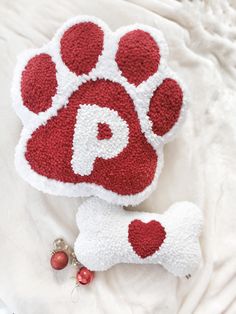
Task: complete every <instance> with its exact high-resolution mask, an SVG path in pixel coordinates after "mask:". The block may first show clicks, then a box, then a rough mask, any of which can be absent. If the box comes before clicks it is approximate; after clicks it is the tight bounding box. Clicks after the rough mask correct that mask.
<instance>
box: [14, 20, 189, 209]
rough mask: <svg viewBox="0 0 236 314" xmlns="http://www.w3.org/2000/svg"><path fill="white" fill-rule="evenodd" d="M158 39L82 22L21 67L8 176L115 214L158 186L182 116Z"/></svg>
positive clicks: (179, 90) (137, 30) (139, 28)
mask: <svg viewBox="0 0 236 314" xmlns="http://www.w3.org/2000/svg"><path fill="white" fill-rule="evenodd" d="M167 54H168V49H167V45H166V42H165V40H164V38H163V36H162V34H161V33H160V32H159V31H157V30H156V29H154V28H152V27H148V26H145V25H141V24H140V25H139V24H135V25H130V26H126V27H122V28H120V29H118V30H117V31H116V32H114V33H113V32H111V31H110V30H109V28H108V26H107V25H106V24H104V23H103V22H102V21H100V20H98V19H96V18H93V17H88V16H81V17H77V18H73V19H71V20H69V21H68V22H67V23H65V24H64V25H63V26H62V27H61V28H60V29H59V30H58V32H57V33H56V35H55V36H54V37H53V39H52V40H51V42H49V43H48V44H47V45H45V46H44V47H42V48H41V49H35V50H31V51H28V52H26V53H25V54H23V55H22V56H21V57H20V58H19V62H18V65H17V67H16V70H15V76H14V81H13V87H12V98H13V105H14V108H15V110H16V112H17V114H18V115H19V117H20V118H21V119H22V121H23V124H24V129H23V132H22V135H21V138H20V141H19V144H18V146H17V148H16V159H15V160H16V162H15V163H16V168H17V170H18V171H19V173H20V175H21V176H22V177H23V178H24V179H25V180H26V181H28V182H29V183H30V184H32V185H33V186H34V187H36V188H38V189H39V190H41V191H43V192H47V193H51V194H56V195H65V196H90V195H95V196H99V197H100V198H102V199H104V200H106V201H109V202H112V203H115V204H121V205H135V204H139V203H140V202H141V201H143V200H144V199H146V198H147V197H148V196H149V195H150V193H151V192H152V191H153V189H154V188H155V186H156V184H157V180H158V177H159V174H160V172H161V168H162V164H163V156H162V150H163V144H165V143H166V142H168V141H169V140H170V139H172V138H173V136H174V135H175V133H176V131H177V129H178V128H179V126H180V124H181V122H182V121H183V117H184V112H185V110H184V109H185V104H186V99H185V93H184V90H183V86H182V83H181V82H180V81H179V79H178V78H177V77H176V75H175V74H174V73H173V72H172V71H171V70H170V69H169V67H168V66H167V63H166V58H167Z"/></svg>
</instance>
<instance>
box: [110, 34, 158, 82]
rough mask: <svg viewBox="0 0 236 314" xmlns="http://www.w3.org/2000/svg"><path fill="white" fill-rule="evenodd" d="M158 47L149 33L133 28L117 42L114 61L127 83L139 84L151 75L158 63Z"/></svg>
mask: <svg viewBox="0 0 236 314" xmlns="http://www.w3.org/2000/svg"><path fill="white" fill-rule="evenodd" d="M159 61H160V54H159V47H158V46H157V44H156V42H155V41H154V39H153V38H152V36H151V35H150V34H148V33H147V32H144V31H143V30H139V29H138V30H134V31H131V32H129V33H127V34H125V35H124V36H123V37H122V38H121V39H120V42H119V48H118V51H117V54H116V62H117V64H118V67H119V68H120V70H121V72H122V74H123V75H124V76H125V77H126V78H127V80H128V81H129V83H133V84H134V85H136V86H137V85H139V84H140V83H142V82H143V81H145V80H147V79H148V78H149V77H150V76H151V75H153V74H154V73H155V72H156V71H157V69H158V65H159Z"/></svg>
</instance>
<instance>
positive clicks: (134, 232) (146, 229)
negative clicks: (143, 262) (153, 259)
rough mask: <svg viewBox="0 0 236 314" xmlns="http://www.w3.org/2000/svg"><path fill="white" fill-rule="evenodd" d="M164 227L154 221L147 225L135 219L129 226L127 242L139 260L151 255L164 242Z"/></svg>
mask: <svg viewBox="0 0 236 314" xmlns="http://www.w3.org/2000/svg"><path fill="white" fill-rule="evenodd" d="M165 237H166V232H165V229H164V227H163V226H162V225H161V224H160V223H159V222H158V221H155V220H151V221H150V222H148V223H145V222H142V221H141V220H138V219H135V220H133V221H132V222H131V223H130V224H129V236H128V239H129V242H130V244H131V246H132V248H133V250H134V251H135V253H136V254H137V255H138V256H140V257H141V258H145V257H148V256H150V255H153V254H154V253H155V252H156V251H158V250H159V248H160V246H161V245H162V243H163V241H164V240H165Z"/></svg>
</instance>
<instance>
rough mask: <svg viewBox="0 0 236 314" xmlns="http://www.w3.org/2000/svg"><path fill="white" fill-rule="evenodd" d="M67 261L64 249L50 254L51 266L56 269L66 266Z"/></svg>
mask: <svg viewBox="0 0 236 314" xmlns="http://www.w3.org/2000/svg"><path fill="white" fill-rule="evenodd" d="M68 261H69V258H68V255H67V254H66V253H65V252H64V251H58V252H55V253H53V254H52V257H51V266H52V268H54V269H56V270H60V269H63V268H65V267H66V266H67V264H68Z"/></svg>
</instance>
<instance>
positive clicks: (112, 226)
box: [75, 197, 202, 277]
mask: <svg viewBox="0 0 236 314" xmlns="http://www.w3.org/2000/svg"><path fill="white" fill-rule="evenodd" d="M77 225H78V228H79V230H80V234H79V237H78V238H77V240H76V242H75V254H76V256H77V258H78V260H79V261H80V262H81V263H82V264H84V265H85V266H86V267H88V268H89V269H91V270H95V271H103V270H107V269H108V268H110V267H111V266H113V265H115V264H118V263H134V264H160V265H162V266H163V267H164V268H165V269H167V270H168V271H169V272H171V273H172V274H174V275H175V276H180V277H182V276H186V275H188V274H192V273H193V272H194V271H195V270H196V268H197V267H198V265H199V262H200V260H201V250H200V245H199V240H198V237H199V234H200V231H201V228H202V214H201V211H200V209H199V208H198V207H197V206H196V205H194V204H193V203H190V202H178V203H174V204H173V205H172V206H171V207H170V208H169V209H168V210H167V211H166V212H165V213H164V214H162V215H159V214H155V213H145V212H134V211H126V210H124V209H123V208H122V207H121V206H117V205H112V204H108V203H107V202H105V201H103V200H100V199H98V198H95V197H92V198H90V199H88V200H87V201H86V202H84V203H83V204H82V205H81V206H80V207H79V210H78V213H77Z"/></svg>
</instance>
